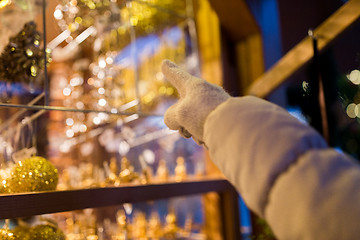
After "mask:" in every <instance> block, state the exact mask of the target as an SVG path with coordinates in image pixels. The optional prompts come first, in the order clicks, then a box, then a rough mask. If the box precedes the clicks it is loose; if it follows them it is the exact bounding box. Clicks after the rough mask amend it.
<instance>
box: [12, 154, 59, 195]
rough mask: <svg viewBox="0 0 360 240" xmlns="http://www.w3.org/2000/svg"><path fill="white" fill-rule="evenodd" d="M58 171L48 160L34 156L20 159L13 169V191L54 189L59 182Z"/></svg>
mask: <svg viewBox="0 0 360 240" xmlns="http://www.w3.org/2000/svg"><path fill="white" fill-rule="evenodd" d="M58 179H59V176H58V171H57V169H56V168H55V167H54V165H52V164H51V163H50V162H49V161H48V160H46V159H45V158H43V157H39V156H34V157H30V158H27V159H24V160H21V161H19V162H18V163H17V164H16V165H15V166H14V168H13V169H12V171H11V177H10V179H9V188H10V192H11V193H20V192H33V191H52V190H55V189H56V185H57V183H58Z"/></svg>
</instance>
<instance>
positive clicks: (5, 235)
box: [0, 228, 15, 240]
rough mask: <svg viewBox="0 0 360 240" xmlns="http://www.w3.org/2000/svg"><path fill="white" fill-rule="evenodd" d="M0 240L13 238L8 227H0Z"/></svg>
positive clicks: (11, 239) (13, 239) (12, 239)
mask: <svg viewBox="0 0 360 240" xmlns="http://www.w3.org/2000/svg"><path fill="white" fill-rule="evenodd" d="M0 239H1V240H15V237H14V233H13V232H12V231H11V230H10V229H6V228H3V229H0Z"/></svg>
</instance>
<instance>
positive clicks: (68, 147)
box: [59, 142, 71, 153]
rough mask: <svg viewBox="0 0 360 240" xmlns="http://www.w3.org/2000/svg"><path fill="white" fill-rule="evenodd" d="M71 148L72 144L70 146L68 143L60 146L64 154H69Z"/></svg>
mask: <svg viewBox="0 0 360 240" xmlns="http://www.w3.org/2000/svg"><path fill="white" fill-rule="evenodd" d="M70 147H71V144H69V143H68V142H64V143H63V144H61V145H60V148H59V149H60V151H61V152H63V153H67V152H69V151H70Z"/></svg>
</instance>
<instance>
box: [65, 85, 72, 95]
mask: <svg viewBox="0 0 360 240" xmlns="http://www.w3.org/2000/svg"><path fill="white" fill-rule="evenodd" d="M63 94H64V95H65V96H70V94H71V89H70V88H68V87H66V88H64V89H63Z"/></svg>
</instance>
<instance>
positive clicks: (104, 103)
mask: <svg viewBox="0 0 360 240" xmlns="http://www.w3.org/2000/svg"><path fill="white" fill-rule="evenodd" d="M98 104H99V105H100V106H102V107H103V106H105V105H106V100H105V99H103V98H100V99H99V101H98Z"/></svg>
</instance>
